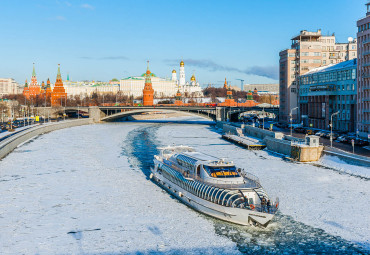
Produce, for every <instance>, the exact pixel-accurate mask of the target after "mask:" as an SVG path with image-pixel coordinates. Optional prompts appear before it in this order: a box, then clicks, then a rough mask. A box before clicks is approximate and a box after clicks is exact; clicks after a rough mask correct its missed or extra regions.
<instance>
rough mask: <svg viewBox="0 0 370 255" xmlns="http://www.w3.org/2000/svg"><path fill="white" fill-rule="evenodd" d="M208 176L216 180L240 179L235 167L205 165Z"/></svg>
mask: <svg viewBox="0 0 370 255" xmlns="http://www.w3.org/2000/svg"><path fill="white" fill-rule="evenodd" d="M203 167H204V169H205V170H206V171H207V173H208V175H209V176H211V177H214V178H234V177H240V175H239V173H238V172H237V171H236V168H235V166H206V165H203Z"/></svg>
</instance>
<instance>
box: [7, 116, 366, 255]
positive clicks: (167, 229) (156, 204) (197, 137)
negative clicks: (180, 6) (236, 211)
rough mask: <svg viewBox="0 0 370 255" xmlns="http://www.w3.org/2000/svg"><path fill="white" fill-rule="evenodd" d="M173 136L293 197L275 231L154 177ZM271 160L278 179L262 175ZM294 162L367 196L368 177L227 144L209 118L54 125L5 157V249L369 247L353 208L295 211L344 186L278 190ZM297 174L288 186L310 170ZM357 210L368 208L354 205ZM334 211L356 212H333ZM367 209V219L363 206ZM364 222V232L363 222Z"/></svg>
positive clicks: (322, 250) (362, 250)
mask: <svg viewBox="0 0 370 255" xmlns="http://www.w3.org/2000/svg"><path fill="white" fill-rule="evenodd" d="M172 143H176V144H178V143H181V144H184V145H190V146H193V147H195V148H197V149H199V150H200V151H207V153H210V154H214V155H216V156H220V155H222V154H227V155H226V156H227V157H228V158H229V159H235V162H236V163H243V162H244V164H249V166H250V168H251V170H252V172H253V173H254V174H256V175H257V176H259V177H260V179H261V182H262V185H264V183H266V186H267V187H266V186H265V185H264V186H265V188H266V189H267V191H268V192H269V193H270V191H272V192H273V193H275V194H276V195H279V196H280V201H281V203H286V204H285V205H284V206H283V205H282V212H279V213H278V215H277V216H276V218H275V221H274V222H273V223H272V224H271V225H270V226H269V227H268V228H266V229H260V228H256V227H245V226H238V225H235V224H231V223H227V222H223V221H220V220H217V219H213V218H211V217H208V216H205V215H202V214H200V213H198V212H195V211H193V210H192V209H190V208H188V207H186V206H185V205H183V204H182V203H180V202H179V201H177V200H176V199H174V198H172V197H171V196H170V195H169V194H167V193H166V192H164V191H163V190H162V189H161V188H160V187H158V186H157V185H156V184H154V183H153V182H151V181H150V180H149V178H148V175H149V167H150V166H151V165H152V159H153V156H154V155H155V154H156V153H157V152H158V151H157V149H158V147H160V146H164V145H169V144H172ZM261 162H262V163H261ZM273 165H275V167H276V172H275V170H274V167H273ZM281 166H285V167H281ZM244 167H245V168H247V169H248V166H244ZM269 167H271V172H270V175H271V176H270V177H271V178H266V177H265V176H269V175H268V174H267V175H266V174H265V173H264V172H262V171H261V172H255V171H256V169H257V170H259V169H261V168H269ZM289 168H297V169H298V170H299V171H305V170H307V169H308V170H307V171H311V169H313V170H314V171H317V172H314V173H308V175H309V174H314V175H319V176H316V177H317V178H318V180H319V181H318V182H320V183H321V182H324V184H323V185H322V186H320V187H327V189H331V188H332V186H331V185H335V184H333V183H331V182H329V181H328V180H327V179H326V178H329V179H334V180H335V178H340V180H341V182H342V186H343V187H344V188H345V189H346V192H354V193H355V194H353V195H354V196H357V195H361V193H363V194H364V195H363V196H364V198H365V199H366V198H368V197H369V190H368V188H366V185H368V180H367V179H361V178H356V177H353V176H349V175H348V176H346V175H343V174H338V173H336V172H335V171H331V170H327V169H324V168H319V167H315V166H311V165H309V166H306V165H299V164H292V163H287V162H284V161H283V160H282V159H281V158H279V157H278V156H276V155H269V154H266V153H265V152H261V153H256V152H249V151H245V150H244V149H242V148H239V147H237V146H235V145H232V144H229V143H228V142H226V141H223V140H222V139H221V138H220V135H219V134H218V133H217V131H216V130H215V129H214V128H212V127H209V126H206V125H184V124H162V123H155V124H150V123H125V122H123V123H110V124H102V125H90V126H85V127H75V128H70V129H64V130H59V131H55V132H52V133H49V134H45V135H43V136H40V137H38V138H35V139H33V140H31V141H30V142H28V143H26V144H24V145H22V146H20V147H19V148H17V149H16V150H15V151H14V152H13V153H11V154H10V155H8V156H7V157H6V158H5V159H3V160H2V161H0V194H1V196H0V229H2V231H1V232H0V250H1V254H20V253H23V254H162V253H165V254H238V253H244V254H370V253H369V250H368V247H369V246H368V245H369V244H368V239H366V238H367V237H366V236H367V232H366V231H364V230H362V229H361V226H362V225H361V223H356V222H355V224H350V223H348V224H347V225H346V223H345V222H347V221H358V219H357V214H356V213H354V212H353V213H352V216H351V215H350V214H348V213H347V212H346V210H344V212H337V214H335V213H334V214H333V212H332V211H331V209H330V207H331V206H332V205H333V204H331V203H328V205H327V207H328V208H326V209H324V210H323V211H324V213H325V212H326V214H327V215H329V216H327V215H323V213H322V211H319V212H318V211H317V210H315V209H312V213H311V212H307V210H309V209H307V208H310V207H304V208H303V209H302V208H298V207H299V206H300V203H299V202H297V203H295V204H293V203H294V202H295V201H296V200H295V199H296V198H295V197H296V196H297V197H299V201H301V200H302V199H307V201H311V202H312V206H313V207H315V206H316V204H315V201H314V200H312V197H315V196H318V195H320V194H325V196H326V195H328V196H330V197H332V199H335V200H336V199H337V198H338V197H339V198H340V197H342V195H341V194H337V195H335V193H338V191H330V190H320V192H314V194H311V195H309V194H308V192H307V193H305V192H304V191H305V189H306V186H305V185H298V187H301V189H303V192H302V191H298V190H297V192H296V193H294V194H291V193H292V192H291V190H289V188H285V187H284V185H281V187H280V188H279V189H277V188H275V187H276V186H274V185H273V183H276V182H281V181H282V180H285V177H284V178H283V177H281V178H279V177H277V176H280V175H285V174H286V171H288V170H287V169H289ZM279 169H280V172H279ZM259 173H260V175H259ZM279 174H280V175H279ZM302 174H303V173H302ZM337 175H338V176H339V177H338V176H337ZM287 178H290V177H287ZM292 178H294V179H293V180H290V181H288V183H287V186H289V187H290V186H292V183H295V182H296V181H297V178H298V179H300V178H303V177H302V176H299V175H298V176H297V177H292ZM305 178H306V179H308V182H310V181H311V180H310V179H309V178H308V177H305ZM317 178H315V179H314V180H317ZM300 181H303V180H302V179H301V180H300ZM345 181H347V183H348V184H345V183H344V182H345ZM307 185H308V186H310V187H312V185H313V183H308V184H307ZM320 185H321V184H320ZM361 185H363V186H362V187H361ZM295 188H297V187H295ZM313 188H316V187H315V186H314V187H313ZM284 189H287V190H286V191H284ZM357 193H358V194H357ZM302 194H307V196H306V197H302ZM282 195H283V196H284V197H282ZM287 196H291V197H293V198H287ZM326 199H330V198H326ZM292 201H293V202H292ZM317 201H318V203H321V201H322V200H321V199H320V198H317ZM324 206H325V205H324ZM295 207H297V208H295ZM364 208H366V207H364ZM358 210H362V208H360V209H358V208H354V211H358ZM365 210H366V209H365ZM357 213H359V212H357ZM367 213H368V210H367ZM302 215H303V216H302ZM305 215H306V216H305ZM332 215H338V217H340V215H344V216H345V217H347V218H348V217H350V218H348V219H344V221H341V220H339V219H337V218H335V217H334V218H332V219H330V217H332ZM360 215H361V213H360ZM362 215H363V216H364V217H368V216H366V212H363V213H362ZM351 217H352V218H351ZM320 222H324V223H325V224H321V223H320ZM364 224H365V226H363V227H364V229H367V227H368V226H366V224H367V222H366V220H365V223H364ZM321 225H322V227H320V226H321ZM351 225H353V229H350V227H348V226H351ZM350 236H352V238H351V237H350Z"/></svg>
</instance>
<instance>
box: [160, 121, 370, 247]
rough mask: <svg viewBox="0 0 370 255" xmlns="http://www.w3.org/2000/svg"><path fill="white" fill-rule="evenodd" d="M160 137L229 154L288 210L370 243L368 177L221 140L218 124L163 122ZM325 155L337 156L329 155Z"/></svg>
mask: <svg viewBox="0 0 370 255" xmlns="http://www.w3.org/2000/svg"><path fill="white" fill-rule="evenodd" d="M194 134H196V135H194ZM157 139H158V140H159V141H160V142H161V143H162V145H163V146H164V145H167V144H178V145H179V144H182V145H188V146H192V147H195V148H196V149H197V150H199V151H201V152H204V153H207V154H210V155H213V156H216V157H225V156H227V157H228V158H229V159H230V160H232V161H234V162H235V163H236V164H237V165H239V166H242V167H243V168H245V169H246V170H247V171H248V172H250V173H252V174H254V175H256V176H258V177H259V179H260V181H261V183H262V185H263V187H264V188H265V189H266V191H267V192H268V194H269V195H270V196H271V197H275V196H277V197H279V199H280V211H281V213H283V214H284V215H289V216H291V217H292V218H293V219H294V220H295V221H299V222H302V223H304V224H307V225H310V226H313V227H316V228H321V229H324V230H325V231H326V232H328V233H330V234H332V235H338V236H341V237H342V238H344V239H346V240H350V241H352V242H354V243H357V244H359V245H361V246H363V247H365V248H366V249H370V239H369V238H370V227H369V226H370V217H369V216H368V215H369V213H370V211H369V208H370V207H369V201H370V185H369V182H368V180H367V179H363V178H359V177H356V176H351V175H348V174H343V173H342V172H339V171H333V170H332V169H327V168H325V167H319V166H316V165H312V164H303V163H302V164H300V163H291V162H286V161H284V160H283V159H282V158H281V157H280V156H278V155H276V154H272V153H269V152H268V151H248V150H245V149H243V148H240V147H237V146H235V145H233V144H231V143H229V142H227V141H224V140H222V139H221V135H220V134H218V133H216V129H211V128H209V127H208V128H206V127H202V126H193V127H192V128H191V131H190V130H189V129H187V128H173V127H171V126H163V127H162V128H160V129H159V130H158V134H157ZM323 161H324V162H325V163H327V164H329V161H330V164H334V162H335V161H334V160H332V159H328V157H324V160H323ZM336 167H338V168H340V169H343V170H344V171H345V172H352V171H357V170H355V169H358V171H357V172H360V171H365V169H361V170H359V169H360V167H357V166H353V165H349V164H347V163H345V162H340V161H336ZM350 169H351V170H350ZM367 171H368V169H367Z"/></svg>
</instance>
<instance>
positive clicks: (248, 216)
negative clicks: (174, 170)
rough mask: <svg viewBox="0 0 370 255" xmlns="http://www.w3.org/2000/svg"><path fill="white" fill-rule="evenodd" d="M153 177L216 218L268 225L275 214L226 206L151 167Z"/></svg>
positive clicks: (182, 200) (192, 204)
mask: <svg viewBox="0 0 370 255" xmlns="http://www.w3.org/2000/svg"><path fill="white" fill-rule="evenodd" d="M151 170H152V171H151V172H152V174H151V179H152V180H153V181H155V182H156V183H158V184H159V185H160V186H161V187H162V188H164V189H165V190H166V191H167V192H168V193H170V194H171V195H173V196H175V197H176V198H177V199H178V200H180V201H181V202H183V203H184V204H186V205H188V206H189V207H191V208H193V209H195V210H197V211H199V212H201V213H204V214H206V215H209V216H212V217H214V218H217V219H220V220H224V221H228V222H232V223H236V224H239V225H245V226H246V225H258V226H262V227H266V226H267V225H268V224H269V223H270V221H271V220H272V219H273V217H274V214H269V213H262V212H258V211H254V210H248V209H241V208H233V207H226V206H222V205H219V204H216V203H212V202H210V201H208V200H205V199H202V198H200V197H198V196H195V195H194V194H192V193H190V192H188V191H187V190H185V189H183V188H182V187H180V186H178V185H177V184H175V183H173V182H171V181H170V180H168V179H167V178H165V177H164V176H163V175H162V174H160V173H158V172H156V171H154V170H153V169H151Z"/></svg>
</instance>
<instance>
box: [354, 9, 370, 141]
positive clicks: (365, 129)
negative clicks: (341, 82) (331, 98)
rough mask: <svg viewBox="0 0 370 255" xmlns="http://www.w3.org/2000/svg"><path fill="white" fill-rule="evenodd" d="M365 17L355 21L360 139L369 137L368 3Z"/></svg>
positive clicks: (369, 40)
mask: <svg viewBox="0 0 370 255" xmlns="http://www.w3.org/2000/svg"><path fill="white" fill-rule="evenodd" d="M366 7H367V13H366V17H365V18H362V19H360V20H358V21H357V27H358V33H357V47H358V61H357V70H358V77H357V129H358V134H359V136H361V137H366V138H367V137H368V136H369V135H370V2H369V3H367V4H366Z"/></svg>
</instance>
